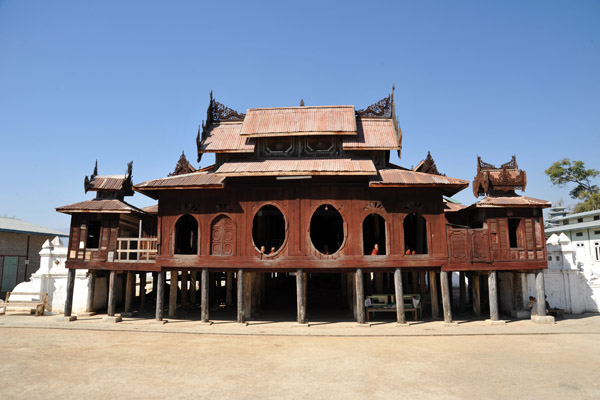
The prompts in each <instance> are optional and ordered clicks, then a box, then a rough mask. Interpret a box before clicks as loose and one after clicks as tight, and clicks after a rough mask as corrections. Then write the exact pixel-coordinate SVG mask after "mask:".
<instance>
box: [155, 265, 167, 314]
mask: <svg viewBox="0 0 600 400" xmlns="http://www.w3.org/2000/svg"><path fill="white" fill-rule="evenodd" d="M155 281H157V282H156V292H155V293H156V320H157V321H162V320H163V309H164V303H165V272H164V271H161V272H159V273H157V274H156V279H155ZM153 284H154V283H153Z"/></svg>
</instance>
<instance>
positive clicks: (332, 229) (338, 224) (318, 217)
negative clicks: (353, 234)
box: [310, 204, 344, 255]
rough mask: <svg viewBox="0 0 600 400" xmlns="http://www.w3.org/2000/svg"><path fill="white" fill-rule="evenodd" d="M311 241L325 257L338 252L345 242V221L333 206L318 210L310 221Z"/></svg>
mask: <svg viewBox="0 0 600 400" xmlns="http://www.w3.org/2000/svg"><path fill="white" fill-rule="evenodd" d="M310 240H311V241H312V244H313V246H315V249H317V250H318V251H320V252H321V253H323V254H325V255H329V254H333V253H335V252H337V251H338V250H339V249H340V247H341V246H342V243H343V241H344V219H343V218H342V215H341V214H340V213H339V212H338V210H336V209H335V207H333V206H332V205H331V204H324V205H322V206H320V207H319V208H317V210H316V211H315V213H314V214H313V216H312V218H311V219H310Z"/></svg>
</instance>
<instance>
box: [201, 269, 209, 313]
mask: <svg viewBox="0 0 600 400" xmlns="http://www.w3.org/2000/svg"><path fill="white" fill-rule="evenodd" d="M200 286H201V292H200V307H201V310H200V313H201V315H202V322H208V268H202V274H201V276H200Z"/></svg>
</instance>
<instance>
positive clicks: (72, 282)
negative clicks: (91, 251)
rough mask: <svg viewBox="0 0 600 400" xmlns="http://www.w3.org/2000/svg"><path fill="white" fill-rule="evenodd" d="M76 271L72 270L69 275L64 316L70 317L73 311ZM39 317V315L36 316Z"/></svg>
mask: <svg viewBox="0 0 600 400" xmlns="http://www.w3.org/2000/svg"><path fill="white" fill-rule="evenodd" d="M75 272H76V270H75V269H72V268H70V269H69V272H68V275H67V298H66V299H65V309H64V316H65V317H70V316H71V313H72V311H73V291H74V290H75ZM36 315H37V314H36Z"/></svg>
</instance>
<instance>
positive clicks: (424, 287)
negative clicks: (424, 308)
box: [419, 271, 427, 304]
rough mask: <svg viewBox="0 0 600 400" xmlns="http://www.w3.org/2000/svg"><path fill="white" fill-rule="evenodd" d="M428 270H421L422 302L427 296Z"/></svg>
mask: <svg viewBox="0 0 600 400" xmlns="http://www.w3.org/2000/svg"><path fill="white" fill-rule="evenodd" d="M426 274H427V272H426V271H419V292H420V294H421V304H423V303H425V297H427V284H426V282H425V275H426Z"/></svg>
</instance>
